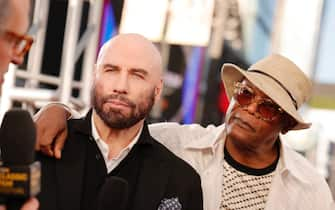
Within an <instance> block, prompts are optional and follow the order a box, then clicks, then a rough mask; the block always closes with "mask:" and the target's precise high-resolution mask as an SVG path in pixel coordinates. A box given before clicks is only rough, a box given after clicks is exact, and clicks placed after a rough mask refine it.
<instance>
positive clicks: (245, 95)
mask: <svg viewBox="0 0 335 210" xmlns="http://www.w3.org/2000/svg"><path fill="white" fill-rule="evenodd" d="M253 97H254V95H253V94H252V93H251V92H250V91H248V90H247V89H245V88H242V89H240V90H239V91H238V92H237V93H236V95H235V99H236V101H237V102H238V103H239V104H240V105H241V106H246V105H249V104H250V103H251V101H252V99H253Z"/></svg>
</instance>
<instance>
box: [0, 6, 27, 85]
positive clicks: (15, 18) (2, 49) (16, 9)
mask: <svg viewBox="0 0 335 210" xmlns="http://www.w3.org/2000/svg"><path fill="white" fill-rule="evenodd" d="M29 13H30V0H0V80H1V81H3V75H4V74H5V73H6V72H7V69H8V65H9V63H14V64H21V63H22V62H23V59H24V56H25V54H26V53H27V52H28V50H29V49H30V46H31V44H32V43H33V39H32V38H31V37H30V36H28V35H27V34H26V33H27V30H28V27H29Z"/></svg>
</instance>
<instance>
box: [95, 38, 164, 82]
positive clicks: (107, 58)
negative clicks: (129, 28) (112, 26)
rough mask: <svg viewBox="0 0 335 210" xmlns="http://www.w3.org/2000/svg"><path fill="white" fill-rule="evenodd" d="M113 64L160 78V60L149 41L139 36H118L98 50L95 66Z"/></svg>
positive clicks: (155, 49)
mask: <svg viewBox="0 0 335 210" xmlns="http://www.w3.org/2000/svg"><path fill="white" fill-rule="evenodd" d="M108 62H113V65H120V66H124V65H126V67H128V68H132V67H136V68H143V69H145V70H147V71H149V73H150V74H152V75H153V76H155V77H158V78H161V77H162V58H161V55H160V53H159V51H158V49H157V48H156V47H155V46H154V45H153V43H152V42H151V41H149V40H148V39H146V38H145V37H143V36H141V35H139V34H119V35H117V36H115V37H114V38H112V39H110V40H109V41H108V42H106V43H105V44H104V45H103V46H102V48H101V49H100V52H99V56H98V59H97V64H105V63H108Z"/></svg>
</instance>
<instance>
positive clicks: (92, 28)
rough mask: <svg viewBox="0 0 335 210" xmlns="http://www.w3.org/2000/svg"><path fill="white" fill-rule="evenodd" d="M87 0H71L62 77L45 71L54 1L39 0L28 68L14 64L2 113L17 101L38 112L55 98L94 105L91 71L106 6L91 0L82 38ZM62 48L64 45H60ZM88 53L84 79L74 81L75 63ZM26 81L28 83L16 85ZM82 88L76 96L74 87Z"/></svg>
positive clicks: (99, 0)
mask: <svg viewBox="0 0 335 210" xmlns="http://www.w3.org/2000/svg"><path fill="white" fill-rule="evenodd" d="M84 1H85V0H68V1H67V11H66V13H67V16H66V24H65V33H64V42H63V51H62V57H61V67H60V76H59V77H57V76H51V75H46V74H42V69H41V66H42V61H43V50H44V45H45V44H46V43H45V37H46V28H47V23H48V13H49V6H50V0H35V4H34V11H33V20H32V26H31V28H30V30H29V33H30V34H32V35H33V36H34V38H35V42H34V44H33V47H32V49H31V51H30V53H29V55H28V56H29V57H28V61H27V66H26V69H19V68H18V67H17V66H15V65H10V67H9V71H8V73H7V75H6V79H5V82H4V84H3V88H2V95H1V104H0V115H1V118H2V116H3V115H4V113H5V112H6V111H7V110H8V109H10V108H11V107H12V106H13V102H14V101H20V102H22V103H23V104H24V105H25V106H26V108H28V109H30V110H31V111H34V110H35V109H36V108H39V107H41V106H43V105H44V104H46V103H49V102H52V101H60V102H62V103H64V104H67V105H69V106H75V107H77V109H86V108H87V107H88V106H89V105H90V87H91V74H92V70H93V65H94V62H95V58H96V53H97V48H98V41H99V40H98V39H99V31H100V22H101V16H102V9H103V1H102V0H87V2H89V14H88V21H87V25H86V30H85V31H84V33H83V35H82V36H81V37H79V30H80V21H81V18H82V7H83V3H84ZM60 47H61V46H60ZM82 53H83V54H84V57H83V64H82V69H81V72H82V73H81V74H82V76H81V79H80V80H79V81H74V69H75V64H76V62H77V61H78V59H79V57H80V55H81V54H82ZM18 79H21V80H24V81H25V83H24V86H23V87H22V86H21V87H20V86H18V85H17V84H16V81H17V80H18ZM39 83H45V84H50V85H55V86H56V87H57V88H56V89H55V90H51V89H47V88H42V87H40V85H39ZM73 88H75V89H78V90H79V96H78V97H73V96H72V89H73Z"/></svg>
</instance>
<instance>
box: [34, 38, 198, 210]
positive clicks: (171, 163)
mask: <svg viewBox="0 0 335 210" xmlns="http://www.w3.org/2000/svg"><path fill="white" fill-rule="evenodd" d="M162 86H163V84H162V60H161V56H160V54H159V52H158V50H157V49H156V47H155V46H154V45H153V44H152V43H151V42H150V41H149V40H147V39H145V38H144V37H142V36H140V35H136V34H123V35H118V36H116V37H114V38H113V39H111V40H109V41H108V42H107V43H106V44H105V45H104V46H103V47H102V48H101V50H100V52H99V56H98V59H97V62H96V65H95V67H94V72H93V87H92V109H91V110H90V111H89V112H88V113H87V115H86V116H85V117H84V118H82V119H73V120H69V121H68V133H69V134H68V138H67V141H66V143H65V145H64V149H63V151H62V158H61V159H60V160H57V159H54V158H50V157H46V156H43V155H41V154H40V155H39V159H40V161H41V162H42V166H43V169H42V173H43V177H42V193H41V195H40V197H39V200H40V203H41V208H40V209H42V210H43V209H47V210H56V209H62V210H67V209H68V210H79V209H81V210H86V209H87V210H92V209H97V195H98V193H99V190H100V189H101V186H102V185H103V183H104V181H105V180H106V178H107V177H110V176H116V177H120V178H122V179H124V180H126V181H127V183H128V186H129V189H128V192H129V194H128V203H127V207H126V209H128V210H135V209H136V210H154V209H162V210H163V209H188V210H200V209H203V203H202V191H201V183H200V177H199V175H198V174H197V173H196V172H195V170H194V169H193V168H192V167H191V166H189V165H188V164H187V163H186V162H184V161H183V160H181V159H180V158H178V157H177V156H175V155H174V154H173V153H171V152H170V151H169V150H168V149H166V148H165V147H164V146H163V145H161V144H160V143H158V142H157V141H156V140H155V139H154V138H153V137H152V136H151V135H150V133H149V131H148V126H147V123H146V122H145V118H146V116H147V115H148V114H149V112H150V110H151V109H152V106H153V104H154V103H155V102H156V101H157V100H158V99H159V97H160V94H161V90H162ZM115 208H116V209H117V207H115Z"/></svg>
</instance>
